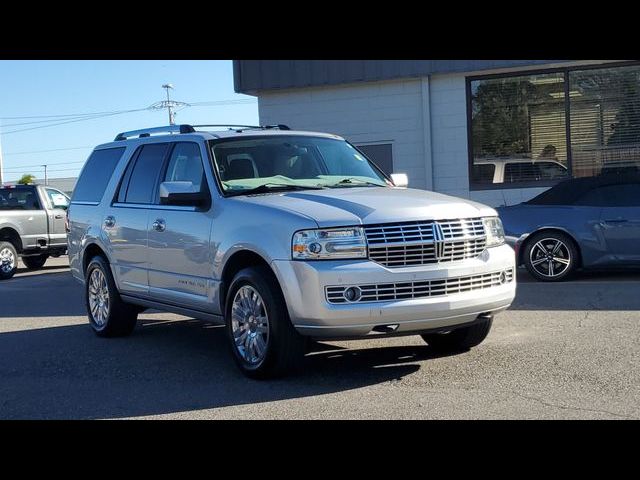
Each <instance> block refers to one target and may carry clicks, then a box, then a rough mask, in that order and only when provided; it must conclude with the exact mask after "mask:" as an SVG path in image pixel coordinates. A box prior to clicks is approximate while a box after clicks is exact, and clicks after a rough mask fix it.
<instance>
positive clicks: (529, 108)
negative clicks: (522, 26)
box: [234, 60, 640, 206]
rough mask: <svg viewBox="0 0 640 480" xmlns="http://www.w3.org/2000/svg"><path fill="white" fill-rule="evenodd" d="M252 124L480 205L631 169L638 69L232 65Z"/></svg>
mask: <svg viewBox="0 0 640 480" xmlns="http://www.w3.org/2000/svg"><path fill="white" fill-rule="evenodd" d="M234 82H235V90H236V91H237V92H239V93H244V94H250V95H255V96H257V97H258V108H259V116H260V123H261V124H277V123H281V124H287V125H289V126H291V128H294V129H297V130H314V131H324V132H331V133H336V134H338V135H341V136H343V137H345V138H346V139H347V140H349V141H350V142H351V143H353V144H354V145H356V146H357V147H358V148H360V149H362V150H363V151H364V152H365V154H367V155H368V156H369V157H370V158H372V159H373V160H374V161H376V163H378V165H379V166H381V167H382V168H383V169H384V170H385V171H387V172H389V173H391V172H392V171H393V172H402V173H407V175H408V176H409V186H410V187H414V188H422V189H429V190H435V191H437V192H441V193H446V194H450V195H455V196H459V197H465V198H470V199H473V200H477V201H481V202H483V203H487V204H489V205H493V206H498V205H504V204H509V205H511V204H514V203H519V202H522V201H525V200H528V199H530V198H532V197H533V196H535V195H537V194H538V193H540V192H542V191H544V190H545V189H546V188H548V187H549V186H551V185H553V184H555V183H557V182H558V181H560V180H562V179H564V178H568V177H571V176H574V177H579V176H590V175H598V174H600V173H601V172H603V171H607V169H612V168H628V167H632V168H638V167H640V160H639V159H640V64H639V63H638V62H633V61H603V60H587V61H585V60H581V61H572V60H493V61H487V60H481V61H478V60H447V61H445V60H419V61H405V60H403V61H395V60H384V61H373V60H363V61H355V60H353V61H352V60H342V61H325V60H291V61H268V60H236V61H234Z"/></svg>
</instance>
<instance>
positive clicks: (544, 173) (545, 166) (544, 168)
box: [536, 162, 567, 180]
mask: <svg viewBox="0 0 640 480" xmlns="http://www.w3.org/2000/svg"><path fill="white" fill-rule="evenodd" d="M536 165H537V166H538V170H539V175H540V180H554V179H556V178H562V177H565V176H566V175H567V169H566V168H565V167H563V166H562V165H560V164H558V163H554V162H536Z"/></svg>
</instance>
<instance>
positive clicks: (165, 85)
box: [162, 83, 176, 125]
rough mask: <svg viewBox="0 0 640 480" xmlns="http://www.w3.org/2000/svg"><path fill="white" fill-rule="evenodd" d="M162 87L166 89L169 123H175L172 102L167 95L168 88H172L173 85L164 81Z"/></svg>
mask: <svg viewBox="0 0 640 480" xmlns="http://www.w3.org/2000/svg"><path fill="white" fill-rule="evenodd" d="M162 88H164V89H165V90H166V91H167V110H169V125H175V124H176V121H175V117H174V114H173V110H172V107H173V104H172V103H171V98H170V97H169V90H172V89H173V85H172V84H170V83H165V84H164V85H162Z"/></svg>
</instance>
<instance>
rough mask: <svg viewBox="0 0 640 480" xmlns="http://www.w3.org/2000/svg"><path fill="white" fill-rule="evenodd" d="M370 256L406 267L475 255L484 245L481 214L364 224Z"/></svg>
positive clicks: (372, 258) (386, 262)
mask: <svg viewBox="0 0 640 480" xmlns="http://www.w3.org/2000/svg"><path fill="white" fill-rule="evenodd" d="M365 234H366V237H367V243H368V245H369V259H371V260H373V261H374V262H377V263H380V264H382V265H384V266H386V267H406V266H411V265H425V264H429V263H439V262H453V261H456V260H464V259H467V258H474V257H477V256H478V255H480V253H482V251H483V250H484V249H485V245H486V237H485V233H484V225H483V223H482V219H481V218H463V219H459V220H438V221H426V222H421V221H419V222H402V223H386V224H383V225H370V226H365Z"/></svg>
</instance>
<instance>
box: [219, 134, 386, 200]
mask: <svg viewBox="0 0 640 480" xmlns="http://www.w3.org/2000/svg"><path fill="white" fill-rule="evenodd" d="M212 152H213V158H214V161H215V164H216V168H217V170H218V173H219V175H220V180H221V182H222V188H223V189H224V191H225V192H226V193H229V194H240V195H241V194H245V193H264V192H267V191H271V190H273V191H282V190H288V189H289V190H302V189H319V188H351V187H353V188H355V187H372V186H374V187H386V186H389V185H391V184H390V182H389V181H388V180H387V179H386V178H385V176H384V175H383V174H382V173H381V172H380V171H379V170H378V169H377V168H376V167H375V166H374V165H373V164H372V163H371V162H370V161H369V160H368V159H367V158H366V157H365V156H364V155H363V154H362V153H360V152H359V151H358V150H356V149H355V148H354V147H353V146H351V145H350V144H349V143H347V142H345V141H344V140H337V139H331V138H323V137H310V136H293V135H291V136H289V135H286V136H285V135H282V136H280V135H279V136H270V137H253V138H246V139H239V140H235V139H234V140H223V141H217V142H216V141H213V142H212Z"/></svg>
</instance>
